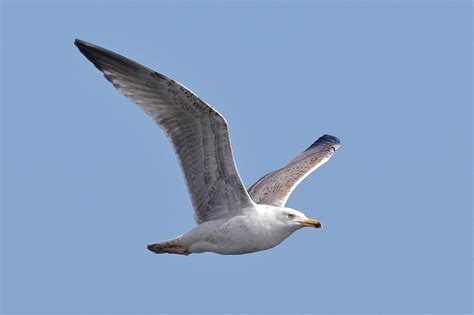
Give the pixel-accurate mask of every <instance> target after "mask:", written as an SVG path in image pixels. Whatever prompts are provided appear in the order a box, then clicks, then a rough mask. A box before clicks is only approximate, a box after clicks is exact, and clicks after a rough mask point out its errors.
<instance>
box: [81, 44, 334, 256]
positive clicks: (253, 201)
mask: <svg viewBox="0 0 474 315" xmlns="http://www.w3.org/2000/svg"><path fill="white" fill-rule="evenodd" d="M75 45H76V46H77V47H78V48H79V50H80V52H81V53H82V54H83V55H84V56H85V57H86V58H87V59H89V61H91V62H92V63H93V64H94V65H95V67H96V68H97V69H99V70H100V71H101V72H102V73H103V74H104V76H105V78H106V79H107V80H109V81H110V82H111V83H112V84H113V86H114V87H116V88H117V89H118V90H119V91H120V92H121V93H122V94H124V95H125V96H126V97H127V98H129V99H130V100H131V101H132V102H134V103H135V104H137V105H138V106H139V107H140V108H141V109H142V110H143V111H144V112H145V113H146V114H148V115H149V116H150V117H151V118H152V119H153V120H154V121H155V123H156V124H157V125H158V126H160V127H161V129H163V131H164V132H165V134H166V135H167V137H168V138H169V140H170V141H171V143H172V145H173V148H174V151H175V153H176V155H177V157H178V160H179V162H180V165H181V168H182V171H183V173H184V177H185V179H186V184H187V187H188V190H189V193H190V196H191V201H192V205H193V209H194V214H195V215H194V218H195V221H196V223H197V226H196V227H195V228H194V229H192V230H190V231H188V232H186V233H183V234H181V235H179V236H177V237H175V238H172V239H169V240H166V241H162V242H158V243H156V244H152V245H148V249H149V250H150V251H152V252H154V253H157V254H162V253H168V254H179V255H189V254H191V253H203V252H214V253H218V254H223V255H240V254H247V253H253V252H257V251H262V250H266V249H269V248H272V247H274V246H276V245H278V244H280V243H281V242H282V241H283V240H284V239H286V238H287V237H288V236H290V235H291V234H292V233H293V232H295V231H296V230H298V229H300V228H303V227H314V228H321V227H322V225H321V223H320V222H319V221H318V220H315V219H309V218H308V217H307V216H306V215H305V214H304V213H302V212H301V211H298V210H295V209H292V208H288V207H285V204H286V201H287V200H288V197H289V196H290V194H291V193H292V191H293V190H294V189H295V188H296V186H297V185H298V184H299V183H300V182H301V181H302V180H303V179H304V178H306V177H307V176H308V175H309V174H310V173H312V172H313V171H314V170H316V169H317V168H318V167H320V166H321V165H322V164H324V163H326V162H327V161H328V160H329V159H330V158H331V156H332V155H333V154H334V152H335V151H336V150H337V149H338V148H339V146H340V141H339V139H338V138H336V137H334V136H330V135H323V136H322V137H320V138H318V139H317V140H316V141H315V142H314V143H313V144H312V145H311V146H309V147H308V148H307V149H306V150H305V151H303V152H302V153H300V154H298V155H297V156H296V157H295V158H294V159H292V160H291V161H289V162H288V163H287V164H286V165H285V166H283V167H282V168H280V169H278V170H276V171H273V172H271V173H269V174H267V175H265V176H263V177H262V178H260V179H259V180H258V181H257V182H256V183H255V184H253V185H252V186H251V187H250V188H249V189H248V190H247V189H246V188H245V186H244V184H243V183H242V180H241V179H240V175H239V173H238V171H237V167H236V165H235V162H234V158H233V155H232V148H231V145H230V139H229V130H228V127H227V122H226V120H225V119H224V117H223V116H222V115H221V114H219V113H218V112H217V111H216V110H215V109H213V108H212V107H211V106H209V105H208V104H207V103H206V102H204V101H203V100H201V99H200V98H199V97H198V96H196V95H195V94H194V93H193V92H191V91H190V90H189V89H188V88H186V87H185V86H184V85H182V84H180V83H178V82H177V81H175V80H172V79H170V78H168V77H166V76H164V75H163V74H160V73H158V72H156V71H153V70H151V69H149V68H146V67H145V66H142V65H141V64H139V63H136V62H134V61H132V60H130V59H127V58H125V57H123V56H121V55H119V54H116V53H114V52H112V51H109V50H106V49H104V48H102V47H99V46H96V45H93V44H91V43H88V42H85V41H82V40H79V39H76V40H75Z"/></svg>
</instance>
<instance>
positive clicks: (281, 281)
mask: <svg viewBox="0 0 474 315" xmlns="http://www.w3.org/2000/svg"><path fill="white" fill-rule="evenodd" d="M1 10H2V15H1V26H2V37H1V38H2V39H1V42H2V59H1V60H2V65H1V69H2V82H1V83H2V84H1V88H2V92H1V95H2V137H1V139H2V197H1V199H2V211H1V271H2V274H1V279H2V280H1V285H2V287H1V303H0V304H1V311H2V312H3V313H22V312H23V313H73V312H75V313H77V312H81V313H105V312H108V313H118V312H120V313H160V312H166V313H175V312H180V313H183V312H193V313H212V312H213V313H222V312H235V313H245V312H259V313H262V312H267V313H302V312H305V313H381V312H384V313H422V312H424V313H435V312H436V313H449V314H452V313H470V312H471V310H472V304H471V303H472V302H471V294H472V289H471V281H472V269H471V267H472V213H471V210H472V200H471V192H472V164H471V163H472V98H471V86H472V78H471V71H472V61H471V56H472V48H471V40H472V34H471V15H472V8H471V2H469V1H433V2H428V1H420V2H417V1H387V2H372V1H312V2H311V1H301V2H286V1H280V2H270V1H262V2H257V1H246V2H217V1H208V2H204V3H202V4H199V5H197V4H195V3H192V2H180V3H174V2H163V1H156V2H153V1H142V2H139V1H123V2H111V1H100V2H93V1H78V2H68V3H67V4H66V3H60V2H59V1H51V2H46V1H42V2H41V1H31V2H30V1H3V2H2V7H1ZM75 38H80V39H84V40H87V41H90V42H93V43H96V44H98V45H101V46H104V47H106V48H108V49H111V50H113V51H116V52H118V53H121V54H123V55H125V56H127V57H129V58H132V59H134V60H136V61H138V62H140V63H143V64H145V65H147V66H148V67H151V68H153V69H155V70H157V71H159V72H162V73H164V74H166V75H168V76H170V77H172V78H174V79H176V80H178V81H180V82H182V83H183V84H185V85H186V86H188V87H189V88H191V89H192V90H193V91H194V92H195V93H197V94H198V95H199V96H201V97H202V98H203V99H204V100H206V101H207V102H209V103H210V104H211V105H213V106H214V107H215V108H216V109H217V110H218V111H219V112H220V113H222V114H223V115H224V116H225V117H226V119H227V121H228V122H229V126H230V131H231V138H232V144H233V149H234V154H235V159H236V162H237V165H238V168H239V171H240V174H241V176H242V179H243V180H244V182H245V184H246V185H247V186H250V185H251V184H252V183H253V182H254V181H255V180H256V179H258V178H259V177H260V176H261V175H263V174H265V173H267V172H268V171H271V170H274V169H275V168H278V167H280V166H281V165H282V164H284V163H286V162H287V161H288V160H289V159H291V158H292V157H293V156H294V155H295V154H297V153H298V152H300V151H301V150H303V149H305V148H306V147H307V146H308V145H309V144H311V143H312V142H313V141H314V140H315V139H316V138H318V137H319V136H320V135H322V134H325V133H329V134H333V135H335V136H338V137H339V138H340V139H341V142H342V146H341V148H340V149H339V150H338V151H337V153H336V154H335V155H334V156H333V158H332V159H331V160H330V161H329V162H328V163H327V164H325V165H324V166H323V167H322V168H320V169H319V170H318V171H317V172H315V173H314V174H313V175H312V176H310V177H309V178H307V179H306V180H305V181H304V182H303V183H302V184H301V185H300V186H299V187H298V189H297V190H296V191H295V192H294V194H293V195H292V196H291V198H290V200H289V202H288V206H290V207H293V208H296V209H300V210H302V211H304V212H305V213H307V214H308V215H310V216H312V217H315V218H318V219H319V220H321V222H322V223H323V224H324V227H325V228H324V230H309V229H308V230H302V231H298V232H296V233H295V234H293V235H292V236H291V237H290V238H289V239H287V240H286V241H285V242H284V243H283V244H281V245H280V246H278V247H277V248H274V249H272V250H269V251H265V252H260V253H255V254H251V255H243V256H219V255H215V254H200V255H191V256H188V257H181V256H172V255H160V256H157V255H154V254H152V253H150V252H149V251H148V250H147V249H146V245H147V244H149V243H152V242H155V241H159V240H163V239H166V238H169V237H173V236H175V235H177V234H180V233H182V232H184V231H186V230H188V229H190V228H192V227H193V226H194V222H193V219H192V209H191V203H190V200H189V198H188V196H187V191H186V188H185V184H184V180H183V177H182V175H181V172H180V170H179V166H178V163H177V161H176V158H175V156H174V154H173V152H172V150H171V146H170V145H169V143H168V142H167V139H166V137H165V136H164V134H163V133H162V131H161V130H160V129H159V128H157V127H155V126H154V124H153V123H152V121H151V120H150V119H149V118H148V117H147V116H146V115H145V114H143V113H142V112H141V111H140V110H139V109H138V108H137V107H136V106H135V105H133V104H132V103H130V102H129V101H128V100H127V99H126V98H125V97H123V96H122V95H121V94H120V93H118V92H117V91H116V90H115V89H114V88H113V87H112V86H111V85H110V84H109V83H108V82H107V81H106V80H105V79H104V78H103V77H102V76H101V74H100V73H99V72H98V71H97V70H96V69H95V68H94V67H93V66H92V65H91V64H90V63H89V62H88V61H87V60H86V59H85V58H84V57H83V56H82V55H81V54H80V53H79V51H78V50H77V49H76V47H75V46H74V45H73V41H74V39H75Z"/></svg>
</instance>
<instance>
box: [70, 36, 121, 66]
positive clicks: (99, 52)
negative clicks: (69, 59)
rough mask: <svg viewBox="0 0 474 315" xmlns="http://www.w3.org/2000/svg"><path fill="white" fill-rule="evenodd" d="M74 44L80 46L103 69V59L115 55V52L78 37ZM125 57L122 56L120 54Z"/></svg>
mask: <svg viewBox="0 0 474 315" xmlns="http://www.w3.org/2000/svg"><path fill="white" fill-rule="evenodd" d="M74 45H76V47H77V48H79V51H80V52H81V53H82V54H83V55H84V56H85V57H86V58H87V59H89V61H90V62H92V63H93V64H94V65H95V66H96V67H97V68H98V69H99V70H102V63H103V61H102V59H105V58H106V57H107V56H114V55H116V54H115V53H113V52H111V51H108V50H106V49H104V48H102V47H99V46H96V45H94V44H91V43H88V42H86V41H83V40H80V39H76V40H75V41H74ZM120 57H121V58H123V57H122V56H120Z"/></svg>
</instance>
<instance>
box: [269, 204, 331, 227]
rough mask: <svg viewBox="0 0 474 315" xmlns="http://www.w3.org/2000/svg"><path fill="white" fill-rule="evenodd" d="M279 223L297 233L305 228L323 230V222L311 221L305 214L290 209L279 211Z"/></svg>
mask: <svg viewBox="0 0 474 315" xmlns="http://www.w3.org/2000/svg"><path fill="white" fill-rule="evenodd" d="M278 212H279V213H278V217H279V218H278V221H279V222H280V224H282V225H283V226H285V227H288V228H289V229H291V230H293V231H295V230H298V229H301V228H303V227H313V228H322V227H323V226H322V225H321V222H319V221H318V220H315V219H309V218H308V217H307V216H306V215H305V214H304V213H303V212H301V211H298V210H294V209H290V208H281V209H280V211H278Z"/></svg>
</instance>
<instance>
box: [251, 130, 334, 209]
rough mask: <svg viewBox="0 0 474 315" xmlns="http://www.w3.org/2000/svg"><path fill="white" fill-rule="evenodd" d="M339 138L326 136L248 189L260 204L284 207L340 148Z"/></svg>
mask: <svg viewBox="0 0 474 315" xmlns="http://www.w3.org/2000/svg"><path fill="white" fill-rule="evenodd" d="M339 146H340V141H339V139H338V138H336V137H333V136H330V135H324V136H322V137H320V138H319V139H318V140H316V141H315V142H314V143H313V144H312V145H311V146H310V147H309V148H307V149H306V150H305V151H303V152H302V153H301V154H299V155H298V156H297V157H295V158H294V159H293V160H291V161H290V162H288V164H287V165H285V166H284V167H282V168H280V169H278V170H276V171H274V172H271V173H268V174H267V175H265V176H263V177H262V178H260V179H259V180H258V181H257V182H256V183H255V184H253V185H252V187H250V188H249V189H248V191H249V194H250V197H252V199H253V200H254V201H255V202H256V203H258V204H266V205H273V206H278V207H283V206H284V205H285V203H286V201H287V200H288V197H290V194H291V192H292V191H293V190H294V189H295V188H296V186H298V184H299V183H300V182H301V181H302V180H303V179H305V178H306V176H308V175H309V174H311V173H312V172H313V171H314V170H315V169H317V168H318V167H320V166H321V165H323V164H324V163H326V162H327V160H329V158H330V157H331V156H332V155H333V153H334V152H335V151H336V150H337V148H339Z"/></svg>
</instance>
